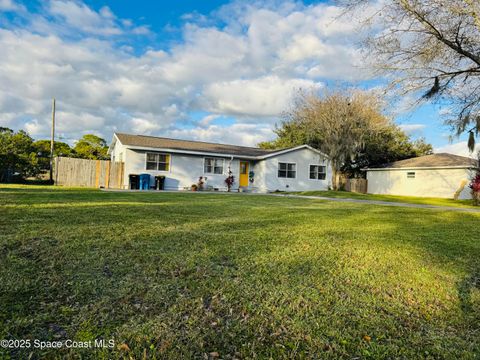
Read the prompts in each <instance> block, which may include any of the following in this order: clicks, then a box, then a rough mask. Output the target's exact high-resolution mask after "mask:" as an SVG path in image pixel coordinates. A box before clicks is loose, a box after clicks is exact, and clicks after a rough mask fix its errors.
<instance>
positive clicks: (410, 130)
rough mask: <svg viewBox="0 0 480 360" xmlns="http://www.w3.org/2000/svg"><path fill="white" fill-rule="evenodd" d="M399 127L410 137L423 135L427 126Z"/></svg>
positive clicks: (406, 125)
mask: <svg viewBox="0 0 480 360" xmlns="http://www.w3.org/2000/svg"><path fill="white" fill-rule="evenodd" d="M399 127H400V129H402V130H403V131H404V132H405V133H407V134H408V135H421V134H422V132H423V130H424V129H425V128H426V127H427V126H426V125H425V124H402V125H399Z"/></svg>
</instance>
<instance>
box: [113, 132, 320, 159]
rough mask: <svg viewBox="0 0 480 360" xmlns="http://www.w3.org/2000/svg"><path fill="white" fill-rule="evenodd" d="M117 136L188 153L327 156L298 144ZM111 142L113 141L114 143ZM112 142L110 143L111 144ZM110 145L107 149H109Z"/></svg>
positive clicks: (148, 146)
mask: <svg viewBox="0 0 480 360" xmlns="http://www.w3.org/2000/svg"><path fill="white" fill-rule="evenodd" d="M115 138H117V139H118V140H119V141H120V142H121V143H122V144H123V145H126V146H129V147H133V148H140V149H142V148H145V149H163V150H172V151H173V150H175V151H178V152H183V151H184V152H186V153H187V152H188V153H198V154H213V155H216V156H237V157H244V158H251V159H258V160H260V159H266V158H269V157H274V156H276V155H281V154H284V153H288V152H291V151H295V150H299V149H305V148H306V149H310V150H311V151H314V152H316V153H318V154H320V155H322V156H324V157H325V158H328V156H327V155H325V154H323V153H322V152H320V151H319V150H317V149H314V148H312V147H311V146H308V145H300V146H295V147H291V148H285V149H277V150H266V149H260V148H256V147H248V146H238V145H228V144H218V143H209V142H203V141H192V140H179V139H171V138H165V137H157V136H147V135H132V134H124V133H115V134H114V137H113V139H114V142H115ZM114 142H113V143H114ZM113 143H112V145H113ZM112 145H110V148H109V151H111V147H112Z"/></svg>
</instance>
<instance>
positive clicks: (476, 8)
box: [339, 0, 480, 151]
mask: <svg viewBox="0 0 480 360" xmlns="http://www.w3.org/2000/svg"><path fill="white" fill-rule="evenodd" d="M339 1H340V2H341V3H342V4H343V5H346V7H347V9H348V11H347V16H350V14H351V13H352V12H355V11H357V10H359V7H365V6H369V7H370V8H375V7H376V11H374V14H373V15H372V16H371V17H370V18H368V19H367V21H365V26H370V25H372V24H374V25H375V26H376V27H377V28H376V29H377V30H376V31H374V29H375V28H373V27H372V31H371V32H370V34H371V35H370V37H369V38H368V40H367V41H366V43H367V45H368V52H367V53H368V54H369V59H373V63H374V67H375V68H376V70H377V71H378V72H379V73H380V74H383V75H387V76H388V77H390V78H393V80H392V82H391V83H390V87H389V89H390V90H393V91H394V93H395V94H397V95H407V94H414V95H415V96H416V98H417V99H418V102H421V101H422V100H423V101H433V102H434V103H438V104H442V105H443V106H448V111H446V113H448V115H446V116H447V117H446V119H445V121H446V123H447V124H449V125H451V127H452V130H453V131H454V134H455V135H457V136H459V135H461V134H464V133H465V132H466V133H468V134H469V139H468V147H469V148H470V150H471V151H473V149H474V147H475V140H476V137H478V135H479V131H480V1H478V0H386V1H383V2H378V1H377V0H339ZM379 24H381V25H382V27H381V31H378V25H379ZM392 75H393V76H392Z"/></svg>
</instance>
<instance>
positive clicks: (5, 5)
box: [0, 0, 25, 12]
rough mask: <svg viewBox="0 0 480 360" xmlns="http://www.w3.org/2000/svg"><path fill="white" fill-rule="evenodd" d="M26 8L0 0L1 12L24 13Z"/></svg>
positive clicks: (9, 0)
mask: <svg viewBox="0 0 480 360" xmlns="http://www.w3.org/2000/svg"><path fill="white" fill-rule="evenodd" d="M24 10H25V7H24V6H23V5H20V4H18V3H16V2H15V1H13V0H0V11H5V12H6V11H13V12H15V11H24Z"/></svg>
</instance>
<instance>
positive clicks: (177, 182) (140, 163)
mask: <svg viewBox="0 0 480 360" xmlns="http://www.w3.org/2000/svg"><path fill="white" fill-rule="evenodd" d="M147 152H152V153H155V151H144V150H133V149H126V158H125V178H124V184H125V187H126V188H128V186H129V175H130V174H150V176H151V177H150V185H151V186H153V185H154V184H155V176H157V175H163V176H165V190H183V189H184V188H185V187H188V188H190V186H191V185H192V184H196V183H197V182H198V178H199V177H200V176H203V177H207V181H206V182H205V185H204V186H212V187H214V188H218V189H220V190H226V184H225V179H226V177H227V175H228V166H229V164H230V161H231V159H230V158H223V159H224V166H223V174H205V173H204V172H203V170H204V168H203V162H204V158H205V157H213V156H201V155H187V154H179V153H169V152H158V153H162V154H169V155H170V170H169V171H156V170H146V153H147ZM215 158H218V157H215ZM239 161H240V160H239V159H233V160H232V161H231V165H230V166H231V169H232V172H233V176H234V177H235V183H234V185H233V188H232V189H233V190H236V189H238V176H239V171H240V163H239Z"/></svg>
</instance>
